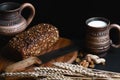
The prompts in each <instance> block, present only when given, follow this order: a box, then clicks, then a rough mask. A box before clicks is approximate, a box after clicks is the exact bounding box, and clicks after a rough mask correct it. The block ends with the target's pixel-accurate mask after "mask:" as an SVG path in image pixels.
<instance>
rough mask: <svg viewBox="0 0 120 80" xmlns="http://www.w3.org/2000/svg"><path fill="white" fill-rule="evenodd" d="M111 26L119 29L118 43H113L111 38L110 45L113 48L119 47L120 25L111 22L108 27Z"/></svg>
mask: <svg viewBox="0 0 120 80" xmlns="http://www.w3.org/2000/svg"><path fill="white" fill-rule="evenodd" d="M112 28H116V29H117V30H118V31H119V44H113V43H112V40H110V42H111V46H112V47H114V48H120V26H119V25H118V24H111V25H110V29H112Z"/></svg>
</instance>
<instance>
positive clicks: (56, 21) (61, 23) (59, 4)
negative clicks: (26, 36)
mask: <svg viewBox="0 0 120 80" xmlns="http://www.w3.org/2000/svg"><path fill="white" fill-rule="evenodd" d="M5 1H14V2H18V3H21V4H22V3H24V2H30V3H32V4H33V5H34V7H35V9H36V15H35V18H34V20H33V21H32V23H31V25H29V26H33V25H35V24H38V23H50V24H52V25H54V26H56V27H57V28H58V29H59V31H60V35H61V36H65V37H68V38H77V39H81V38H83V37H84V26H85V21H86V19H88V18H90V17H94V16H98V17H105V18H108V19H109V20H110V21H111V23H118V24H120V11H119V2H118V1H114V0H113V1H112V0H4V1H0V3H2V2H5ZM24 14H26V15H28V14H29V11H28V13H27V12H26V13H24ZM26 15H25V16H26Z"/></svg>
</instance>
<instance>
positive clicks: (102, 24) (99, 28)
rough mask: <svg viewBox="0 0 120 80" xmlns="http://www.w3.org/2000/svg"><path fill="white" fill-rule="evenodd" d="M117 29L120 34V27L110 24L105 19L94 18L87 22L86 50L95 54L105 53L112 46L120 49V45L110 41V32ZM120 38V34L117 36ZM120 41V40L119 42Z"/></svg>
mask: <svg viewBox="0 0 120 80" xmlns="http://www.w3.org/2000/svg"><path fill="white" fill-rule="evenodd" d="M112 28H115V29H117V30H118V31H119V33H120V26H119V25H117V24H110V21H109V20H108V19H106V18H104V17H92V18H89V19H87V20H86V39H85V40H86V49H87V50H88V51H89V52H92V53H93V54H99V53H104V52H106V51H108V49H109V48H110V46H113V47H115V48H118V47H120V44H118V45H117V44H113V43H112V40H111V39H110V30H111V29H112ZM117 36H118V37H119V38H120V34H118V35H117ZM119 41H120V40H119Z"/></svg>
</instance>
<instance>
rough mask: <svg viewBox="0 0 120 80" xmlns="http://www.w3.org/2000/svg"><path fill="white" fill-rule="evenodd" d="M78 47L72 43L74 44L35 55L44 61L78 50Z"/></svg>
mask: <svg viewBox="0 0 120 80" xmlns="http://www.w3.org/2000/svg"><path fill="white" fill-rule="evenodd" d="M79 49H80V47H79V46H78V45H77V44H75V43H74V44H71V45H68V46H65V47H62V48H59V49H57V50H53V51H50V52H48V53H45V54H44V55H40V56H37V58H39V59H40V60H41V61H42V63H46V62H48V61H50V60H52V59H55V58H58V57H61V56H63V55H66V54H69V53H70V52H73V51H78V50H79Z"/></svg>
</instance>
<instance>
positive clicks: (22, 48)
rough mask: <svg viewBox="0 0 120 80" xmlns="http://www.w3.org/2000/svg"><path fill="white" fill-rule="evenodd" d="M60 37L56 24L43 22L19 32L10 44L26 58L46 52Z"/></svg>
mask: <svg viewBox="0 0 120 80" xmlns="http://www.w3.org/2000/svg"><path fill="white" fill-rule="evenodd" d="M58 39H59V31H58V29H57V28H56V27H55V26H53V25H51V24H47V23H41V24H38V25H35V26H33V27H31V28H29V29H28V30H26V31H24V32H22V33H19V34H17V35H16V36H15V37H13V38H12V39H11V40H10V41H9V43H8V46H9V48H10V49H11V48H12V49H14V50H15V51H17V52H19V53H20V54H21V56H22V58H23V59H25V58H28V57H30V56H38V55H42V54H44V53H43V52H44V51H45V50H47V49H48V48H50V47H51V46H52V45H53V44H54V43H56V42H57V40H58ZM8 54H9V53H8ZM12 55H16V54H14V53H13V54H12Z"/></svg>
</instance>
